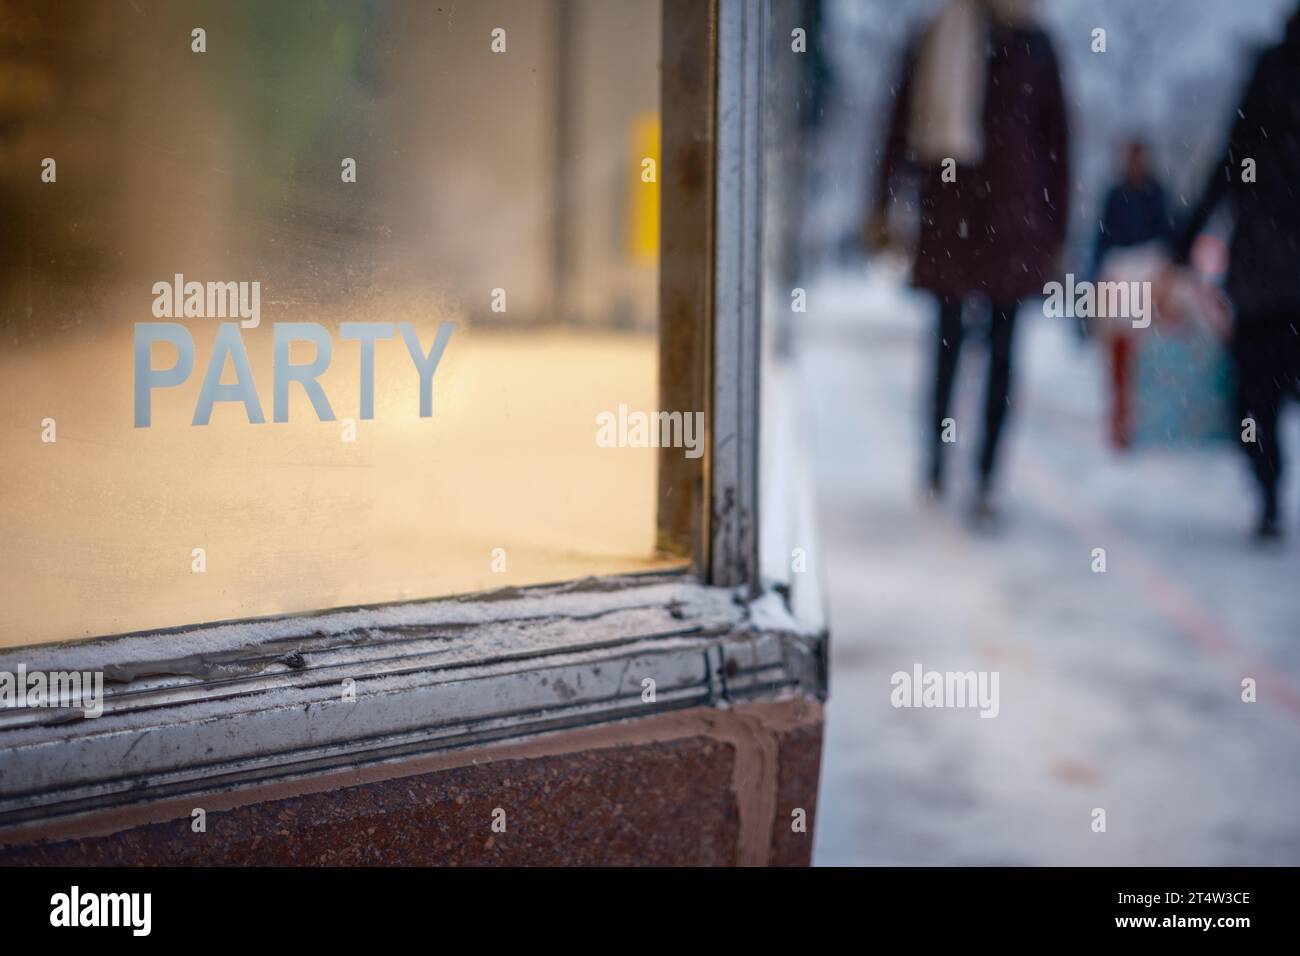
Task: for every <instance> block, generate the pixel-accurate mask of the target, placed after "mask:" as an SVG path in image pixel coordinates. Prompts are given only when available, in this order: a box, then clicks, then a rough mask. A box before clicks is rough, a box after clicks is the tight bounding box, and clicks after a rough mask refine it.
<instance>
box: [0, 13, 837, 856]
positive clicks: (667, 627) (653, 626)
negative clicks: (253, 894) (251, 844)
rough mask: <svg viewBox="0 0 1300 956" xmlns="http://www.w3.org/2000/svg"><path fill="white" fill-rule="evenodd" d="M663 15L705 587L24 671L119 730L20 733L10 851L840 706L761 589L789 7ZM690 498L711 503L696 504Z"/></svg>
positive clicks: (670, 330) (472, 607)
mask: <svg viewBox="0 0 1300 956" xmlns="http://www.w3.org/2000/svg"><path fill="white" fill-rule="evenodd" d="M663 16H664V33H663V37H664V39H663V43H664V57H663V64H664V67H663V113H664V116H665V122H664V142H663V150H662V154H663V167H664V169H665V175H664V177H663V196H664V200H663V201H664V208H663V249H664V255H663V265H662V273H661V306H660V310H661V333H660V334H661V369H662V371H661V386H662V388H661V390H662V396H661V397H662V400H663V407H665V408H678V409H683V410H685V409H693V408H698V407H699V406H700V405H703V407H704V410H705V412H706V421H707V422H708V423H709V427H708V435H709V440H708V445H707V447H708V454H707V455H706V456H704V458H703V460H702V461H691V460H688V459H685V458H684V456H681V455H680V453H678V454H676V455H672V456H665V457H664V458H662V459H661V479H662V480H661V487H660V543H661V545H662V546H664V547H666V548H668V549H669V550H674V551H676V552H678V553H682V554H685V555H689V556H691V558H692V565H693V568H692V572H691V573H689V574H669V575H664V574H652V575H623V576H617V577H610V578H600V579H585V580H581V581H575V582H570V583H567V584H562V585H555V586H547V587H536V588H525V589H504V590H502V591H495V592H487V593H484V594H477V595H470V596H466V597H459V598H450V599H443V600H434V601H424V602H417V603H411V604H401V605H388V606H382V607H375V608H361V609H343V610H335V611H324V612H320V613H318V614H308V615H297V616H292V617H285V618H277V619H259V620H253V621H245V622H227V623H216V624H207V625H200V626H195V627H188V628H180V629H169V630H167V631H163V632H155V633H148V634H135V635H123V636H115V637H107V638H101V639H98V640H93V641H83V642H76V643H69V644H54V645H38V646H32V647H19V648H13V649H8V650H5V651H3V652H0V669H9V670H13V669H14V668H15V667H16V665H17V664H18V663H20V662H21V663H23V664H24V665H25V666H26V667H27V669H28V670H29V671H31V670H83V671H84V670H87V669H93V670H103V671H104V673H105V675H106V678H107V680H108V681H111V683H110V684H108V685H106V694H105V709H104V714H103V716H101V717H99V718H97V719H93V720H91V719H83V718H82V717H81V716H80V714H79V713H73V714H67V713H61V712H58V711H48V710H46V711H24V710H15V711H5V712H0V836H3V832H4V830H6V829H7V830H9V831H11V835H12V833H13V832H15V831H22V830H23V829H24V828H26V827H30V826H40V825H42V824H44V823H48V822H49V821H51V820H58V819H61V818H64V817H67V816H69V815H74V814H77V813H80V812H83V811H86V810H88V809H92V808H93V809H95V810H103V809H106V808H111V807H115V806H123V805H127V804H133V803H139V802H148V801H153V800H161V799H165V798H169V797H174V796H179V795H183V794H188V793H192V792H201V791H207V790H211V789H213V788H217V787H239V786H246V785H252V784H255V783H261V782H265V781H268V780H283V779H293V778H297V777H301V776H304V775H310V774H315V773H320V772H323V771H326V770H329V769H332V768H337V767H344V766H359V765H365V764H370V763H376V762H384V761H393V760H400V759H405V758H407V757H409V756H411V755H414V754H422V753H429V752H434V751H440V750H447V749H452V748H467V747H474V746H478V745H482V744H485V743H488V742H492V741H498V740H503V739H510V738H518V737H523V736H527V735H530V734H537V733H543V732H550V731H556V730H562V729H566V728H572V727H576V726H582V725H587V724H594V723H599V722H603V721H609V720H617V719H623V718H629V717H644V716H649V715H651V714H654V713H658V712H662V711H667V710H673V709H678V708H685V707H693V706H699V705H701V704H718V703H720V702H723V701H740V700H752V699H758V698H771V697H774V696H779V695H782V694H787V693H790V692H798V693H804V694H810V695H814V696H819V697H820V696H822V695H823V694H824V692H825V686H826V667H825V635H824V633H823V631H822V629H821V625H820V623H819V622H810V621H802V620H799V619H797V618H796V617H794V616H793V615H791V614H790V612H789V611H788V607H789V606H790V604H789V602H788V601H787V600H786V597H788V589H780V588H778V589H775V590H774V589H772V588H765V587H764V583H763V582H762V581H761V580H760V578H759V571H758V559H757V555H758V535H759V530H760V529H759V527H758V426H759V401H758V398H759V368H760V359H759V353H760V345H761V340H762V339H761V308H760V306H761V289H760V281H761V276H760V262H761V258H760V254H761V248H762V219H761V216H762V213H761V210H762V169H763V164H762V156H761V144H762V137H761V124H762V92H761V80H762V76H763V50H764V44H763V28H764V24H765V19H766V4H765V3H757V4H756V3H753V2H751V0H715V2H708V3H701V2H698V0H665V2H664V13H663ZM696 403H699V404H696ZM675 482H676V483H677V484H676V485H674V483H675ZM673 487H676V488H678V489H681V488H687V487H693V488H697V489H699V490H700V491H701V493H700V494H699V495H694V496H691V495H682V494H680V493H679V494H678V495H677V500H676V501H672V500H670V499H671V489H672V488H673ZM682 500H687V501H693V502H694V505H693V506H691V507H682V506H681V504H680V502H681V501H682ZM701 503H702V504H701ZM783 594H784V596H783ZM178 649H180V650H182V651H184V653H183V654H180V655H178V653H177V651H178ZM647 678H649V679H653V680H654V682H655V693H654V694H653V699H647V696H646V695H645V694H644V689H645V684H644V681H645V680H646V679H647ZM346 680H351V681H352V682H353V690H354V691H355V696H356V702H352V701H349V700H346V699H344V697H343V695H342V694H341V692H340V690H341V687H342V686H343V682H344V681H346ZM363 705H364V706H363Z"/></svg>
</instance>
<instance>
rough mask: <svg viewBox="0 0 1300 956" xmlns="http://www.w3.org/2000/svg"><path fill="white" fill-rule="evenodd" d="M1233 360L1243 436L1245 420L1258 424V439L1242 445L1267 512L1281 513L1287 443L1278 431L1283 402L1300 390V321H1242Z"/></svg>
mask: <svg viewBox="0 0 1300 956" xmlns="http://www.w3.org/2000/svg"><path fill="white" fill-rule="evenodd" d="M1232 358H1233V366H1234V371H1235V373H1236V411H1237V421H1236V423H1235V424H1236V426H1237V433H1238V436H1240V435H1241V433H1242V431H1244V426H1242V425H1241V422H1242V421H1243V420H1244V419H1247V418H1251V419H1254V422H1255V441H1253V442H1246V441H1243V442H1242V446H1241V447H1242V448H1243V449H1244V450H1245V452H1246V455H1247V457H1248V458H1249V459H1250V468H1251V471H1253V472H1254V473H1255V481H1256V482H1257V483H1258V485H1259V490H1260V494H1261V497H1262V499H1263V500H1262V504H1263V508H1264V511H1265V513H1266V514H1268V515H1270V516H1276V514H1277V487H1278V483H1279V482H1280V481H1281V478H1282V443H1281V441H1280V440H1279V436H1278V432H1277V428H1278V419H1279V417H1280V412H1281V408H1282V402H1283V401H1284V400H1285V399H1286V397H1287V396H1288V395H1292V396H1294V395H1296V394H1297V388H1298V387H1300V318H1297V319H1288V318H1278V317H1274V316H1269V317H1263V316H1247V315H1243V316H1241V317H1240V318H1239V319H1238V322H1237V327H1236V330H1235V332H1234V335H1233V343H1232Z"/></svg>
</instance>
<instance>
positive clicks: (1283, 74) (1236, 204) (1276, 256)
mask: <svg viewBox="0 0 1300 956" xmlns="http://www.w3.org/2000/svg"><path fill="white" fill-rule="evenodd" d="M1233 115H1234V117H1235V121H1234V123H1233V127H1232V134H1231V136H1230V138H1229V141H1228V148H1227V150H1226V152H1225V153H1224V155H1223V157H1222V159H1221V160H1220V161H1219V162H1218V163H1216V164H1215V165H1214V167H1213V169H1212V170H1211V172H1210V178H1209V182H1208V183H1207V184H1206V187H1205V190H1204V192H1203V195H1202V198H1201V201H1200V202H1199V203H1198V204H1197V206H1196V207H1195V209H1194V210H1193V212H1192V215H1191V217H1190V219H1189V220H1188V222H1187V225H1186V227H1185V228H1184V230H1183V233H1182V236H1181V237H1180V240H1179V242H1178V245H1177V249H1176V252H1175V261H1178V262H1184V263H1185V262H1186V261H1187V260H1188V258H1189V254H1190V252H1191V248H1192V243H1193V242H1194V241H1195V239H1196V237H1197V235H1199V233H1200V231H1201V229H1202V228H1203V227H1204V226H1205V223H1206V221H1207V220H1208V219H1209V217H1210V214H1211V213H1212V212H1213V211H1214V210H1215V208H1216V207H1218V206H1219V204H1220V203H1221V202H1224V203H1226V204H1228V205H1230V206H1231V207H1232V209H1233V211H1234V212H1235V214H1236V229H1235V231H1234V232H1233V236H1232V244H1231V246H1230V251H1229V258H1228V278H1227V293H1228V298H1230V299H1231V300H1232V304H1233V306H1234V307H1235V309H1236V312H1237V316H1236V321H1235V323H1234V327H1233V341H1232V358H1233V364H1234V367H1235V371H1236V380H1237V385H1236V390H1237V414H1238V421H1239V422H1243V421H1245V420H1246V419H1250V420H1252V421H1253V422H1254V436H1253V437H1254V441H1249V440H1243V443H1242V447H1243V448H1244V449H1245V450H1246V454H1247V455H1248V456H1249V457H1250V464H1251V468H1252V470H1253V471H1254V473H1255V480H1256V482H1257V483H1258V485H1259V490H1260V514H1259V524H1258V525H1257V527H1256V534H1257V536H1258V537H1260V538H1262V539H1271V538H1277V537H1280V535H1281V533H1282V531H1281V524H1280V523H1279V520H1278V494H1277V492H1278V483H1279V481H1280V479H1281V476H1282V445H1281V442H1280V441H1279V436H1278V418H1279V413H1280V410H1281V405H1282V402H1283V399H1284V398H1285V397H1286V396H1287V395H1288V394H1290V395H1295V394H1296V393H1297V389H1300V9H1297V10H1296V12H1295V13H1293V14H1292V15H1291V20H1290V22H1289V23H1288V24H1287V31H1286V38H1285V39H1284V40H1283V41H1282V43H1281V44H1279V45H1278V46H1275V47H1273V48H1272V49H1270V50H1266V51H1265V52H1264V53H1263V55H1262V56H1261V57H1260V58H1259V62H1258V63H1257V64H1256V66H1255V72H1254V75H1253V76H1252V77H1251V80H1250V83H1249V85H1248V86H1247V87H1246V94H1245V97H1244V98H1243V100H1242V102H1241V106H1240V108H1239V109H1238V110H1237V112H1236V113H1235V114H1233ZM1242 430H1243V434H1244V435H1247V436H1248V435H1250V430H1249V429H1248V428H1246V427H1243V429H1242Z"/></svg>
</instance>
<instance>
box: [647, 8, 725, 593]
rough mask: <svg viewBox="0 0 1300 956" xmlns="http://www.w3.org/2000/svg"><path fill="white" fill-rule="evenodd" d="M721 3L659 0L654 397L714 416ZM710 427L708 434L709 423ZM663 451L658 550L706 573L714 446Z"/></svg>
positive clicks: (678, 407) (665, 404) (674, 406)
mask: <svg viewBox="0 0 1300 956" xmlns="http://www.w3.org/2000/svg"><path fill="white" fill-rule="evenodd" d="M716 19H717V5H716V3H715V2H713V0H664V3H663V17H662V22H663V56H662V63H663V67H662V70H661V79H660V97H659V98H660V115H661V116H662V120H661V124H660V137H661V142H660V154H661V159H660V211H659V219H660V229H659V236H660V239H659V403H660V408H662V409H665V410H668V411H681V412H693V411H702V412H704V418H705V421H706V423H707V422H711V421H712V401H711V392H710V382H711V380H712V367H711V361H712V360H711V356H712V354H713V352H712V329H711V325H712V316H713V171H714V162H713V150H714V139H713V132H714V69H715V60H716V54H717V51H716V33H717V31H716ZM706 427H707V428H708V434H712V427H711V426H706ZM705 448H706V453H705V454H704V456H703V457H701V458H687V457H685V456H684V455H683V454H682V450H681V449H679V448H665V449H662V450H661V451H660V453H659V461H658V465H659V478H658V510H657V520H658V547H659V548H660V549H661V550H663V551H666V552H668V553H670V554H677V555H682V556H688V557H690V558H691V559H692V562H693V565H694V567H695V569H696V571H697V573H698V574H700V576H701V577H703V578H705V579H707V577H708V564H709V558H710V547H709V540H710V539H709V534H710V531H709V509H708V508H707V507H706V505H705V502H706V499H707V489H708V487H709V485H708V480H709V479H708V476H709V459H710V457H711V448H710V446H709V443H708V442H707V441H706V443H705Z"/></svg>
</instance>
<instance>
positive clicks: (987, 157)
mask: <svg viewBox="0 0 1300 956" xmlns="http://www.w3.org/2000/svg"><path fill="white" fill-rule="evenodd" d="M904 172H914V173H917V174H919V176H920V220H921V221H920V237H919V243H918V246H917V249H916V255H915V258H914V261H913V266H912V284H913V285H914V286H916V287H918V288H922V289H928V290H929V291H931V292H933V293H934V294H935V296H937V297H938V299H939V306H940V308H939V323H938V334H937V336H936V339H937V343H936V360H935V372H934V376H935V382H934V392H933V407H932V412H933V415H932V418H931V421H930V425H929V428H930V435H929V450H930V461H929V482H930V486H931V490H932V491H933V492H934V493H935V494H938V493H939V492H941V491H942V485H943V457H942V450H943V446H944V444H945V443H946V442H945V441H944V438H945V437H946V436H947V437H948V438H949V441H951V440H952V439H951V435H952V434H953V432H954V429H953V428H947V429H945V419H947V418H948V406H949V401H950V398H951V395H952V385H953V380H954V378H955V375H956V370H957V360H958V356H959V354H960V351H961V343H962V337H963V328H962V306H963V303H964V302H965V301H966V300H967V299H969V298H971V297H974V296H978V297H979V298H980V299H981V300H982V301H983V302H986V303H987V304H988V305H989V306H990V307H991V312H992V316H991V327H990V334H989V344H990V360H989V377H988V386H987V391H986V393H985V407H984V433H983V441H982V445H981V448H980V453H979V460H978V469H979V491H978V497H977V499H976V503H975V512H976V515H977V517H981V518H985V517H988V516H990V514H991V512H990V507H989V488H990V484H991V479H992V475H993V469H994V464H995V461H996V457H997V449H998V439H999V437H1000V436H1001V433H1002V424H1003V420H1004V418H1005V416H1006V412H1007V408H1008V405H1009V401H1010V389H1011V357H1012V333H1013V331H1014V328H1015V319H1016V311H1017V308H1018V307H1019V304H1020V301H1021V300H1022V299H1023V298H1025V297H1027V296H1034V295H1041V294H1043V286H1044V284H1045V283H1047V282H1049V281H1051V280H1052V278H1053V273H1054V272H1055V269H1056V264H1057V261H1058V257H1059V254H1060V250H1061V247H1062V245H1063V243H1064V240H1065V230H1066V218H1067V213H1068V209H1069V135H1068V127H1067V120H1066V112H1065V102H1064V98H1063V95H1062V90H1061V78H1060V72H1059V70H1058V67H1057V61H1056V54H1055V51H1054V50H1053V48H1052V43H1051V40H1050V39H1049V38H1048V36H1047V34H1046V33H1044V32H1043V31H1042V30H1041V29H1039V28H1038V27H1037V26H1036V25H1035V23H1034V19H1033V16H1032V5H1031V4H1030V3H1028V2H1026V0H949V3H948V4H947V5H946V6H945V7H944V8H943V9H942V10H941V11H940V13H939V15H938V16H937V17H936V19H935V20H934V22H933V23H932V24H931V25H930V27H929V28H928V30H927V31H926V33H925V35H924V36H923V37H922V38H921V40H920V42H919V43H918V44H916V45H914V46H913V47H912V48H911V49H910V50H909V51H908V54H907V56H906V58H905V66H904V70H903V77H902V81H901V84H900V86H899V90H898V96H897V99H896V101H895V105H894V112H893V118H892V121H891V123H890V127H889V136H888V139H887V142H886V146H885V154H884V162H883V164H882V169H881V174H880V179H879V183H878V186H877V189H876V190H875V206H874V210H873V214H872V216H871V227H870V228H871V231H872V233H873V241H874V242H876V243H877V244H879V243H883V242H887V241H888V229H887V225H886V224H887V222H888V212H889V209H888V207H889V204H890V202H891V201H892V200H893V198H894V187H895V185H896V183H897V181H898V180H899V178H900V177H901V175H902V174H903V173H904ZM956 431H957V433H958V434H960V431H961V430H960V429H957V430H956Z"/></svg>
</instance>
